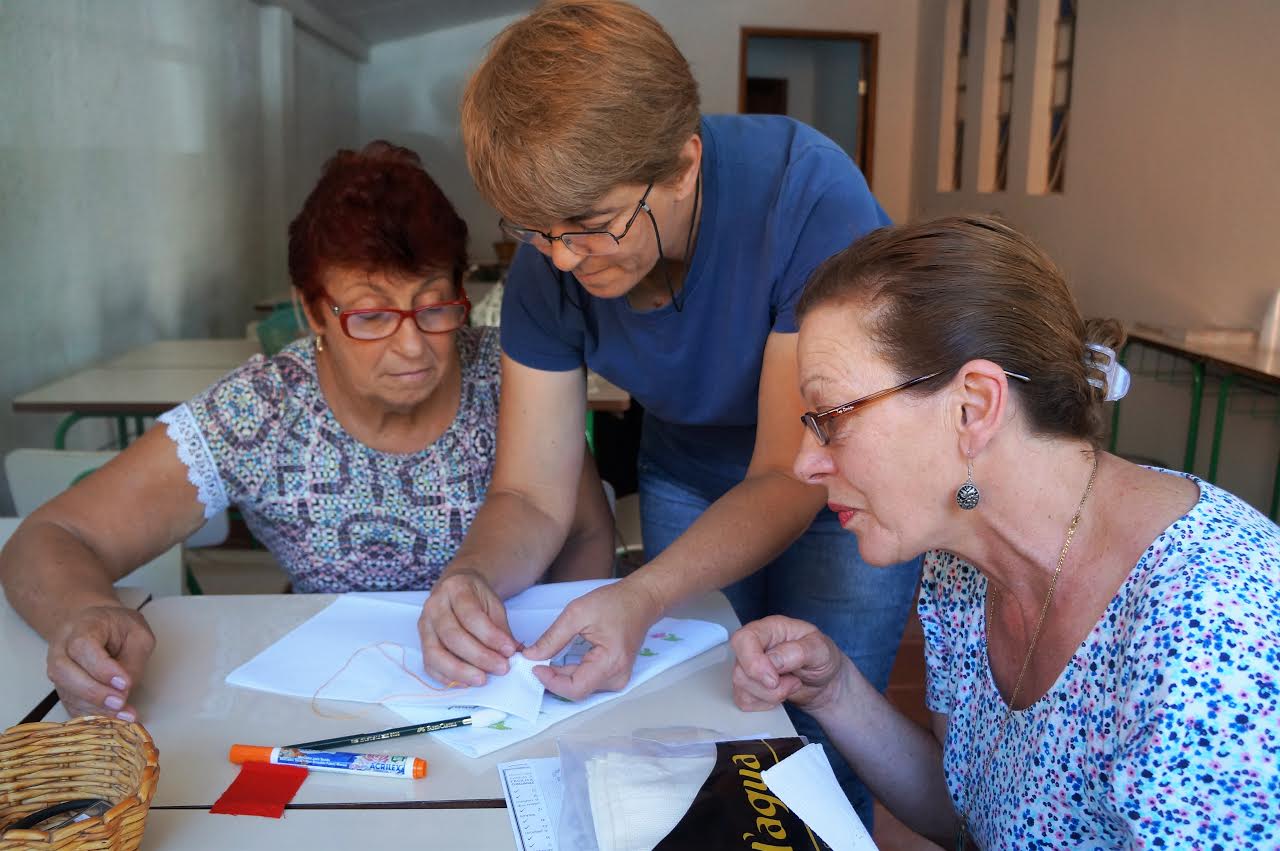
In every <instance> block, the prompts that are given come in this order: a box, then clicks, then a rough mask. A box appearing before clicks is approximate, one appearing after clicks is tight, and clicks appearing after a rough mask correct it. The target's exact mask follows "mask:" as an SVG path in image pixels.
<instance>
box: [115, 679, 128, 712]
mask: <svg viewBox="0 0 1280 851" xmlns="http://www.w3.org/2000/svg"><path fill="white" fill-rule="evenodd" d="M128 685H129V684H128V683H126V682H125V681H124V677H112V678H111V687H112V688H118V689H120V690H121V691H124V690H125V687H126V686H128ZM112 708H113V709H115V708H116V707H112Z"/></svg>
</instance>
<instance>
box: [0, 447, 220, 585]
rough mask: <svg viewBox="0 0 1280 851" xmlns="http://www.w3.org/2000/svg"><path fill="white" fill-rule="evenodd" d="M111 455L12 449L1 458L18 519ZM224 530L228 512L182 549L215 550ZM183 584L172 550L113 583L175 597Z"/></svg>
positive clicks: (177, 554)
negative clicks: (204, 548)
mask: <svg viewBox="0 0 1280 851" xmlns="http://www.w3.org/2000/svg"><path fill="white" fill-rule="evenodd" d="M115 455H116V453H115V452H76V451H67V450H62V451H59V450H52V449H15V450H13V451H12V452H10V453H9V454H8V455H7V456H5V459H4V469H5V475H6V476H7V477H8V480H9V489H10V491H11V492H12V494H13V502H14V506H15V507H16V508H17V510H18V514H19V515H21V516H23V517H25V516H27V515H28V514H30V513H31V512H33V511H35V510H36V509H37V508H39V507H40V506H41V505H44V504H45V503H46V502H48V501H49V500H51V499H53V498H54V497H55V496H57V495H58V494H60V493H62V491H64V490H66V489H67V488H68V487H70V486H71V485H72V484H74V483H75V482H77V481H79V480H80V479H82V478H84V476H86V475H87V474H89V473H91V472H93V471H94V470H96V469H98V468H99V467H101V466H102V465H103V464H105V463H107V462H108V461H110V460H111V459H112V458H113V457H115ZM229 531H230V526H229V524H228V522H227V513H226V512H225V511H223V512H220V513H219V514H217V515H215V516H214V517H212V518H210V519H209V521H208V522H207V523H205V524H204V526H202V527H200V529H198V530H197V531H196V532H195V533H194V534H192V535H191V537H189V538H187V541H186V545H187V546H189V547H210V546H216V545H217V544H220V543H222V542H223V541H225V540H226V538H227V534H228V532H229ZM183 579H184V570H183V565H182V548H181V546H176V547H173V548H172V549H170V550H169V551H167V552H165V553H164V554H163V555H161V556H159V557H158V558H156V559H155V560H154V561H151V562H148V563H147V564H145V565H143V566H142V567H140V568H138V569H137V570H135V571H133V572H132V573H130V574H129V575H128V576H126V577H124V578H123V579H121V580H120V581H119V582H117V583H116V584H117V585H128V586H134V587H140V588H145V589H147V590H148V591H150V592H151V593H152V594H154V595H156V596H174V595H178V594H181V593H182V588H183Z"/></svg>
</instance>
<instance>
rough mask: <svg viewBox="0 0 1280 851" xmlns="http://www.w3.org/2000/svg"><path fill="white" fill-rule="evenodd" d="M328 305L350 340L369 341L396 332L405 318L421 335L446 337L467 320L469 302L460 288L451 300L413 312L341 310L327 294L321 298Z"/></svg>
mask: <svg viewBox="0 0 1280 851" xmlns="http://www.w3.org/2000/svg"><path fill="white" fill-rule="evenodd" d="M324 299H325V301H327V302H329V309H330V310H332V311H333V315H334V316H336V317H338V324H339V325H341V326H342V333H344V334H346V335H347V336H348V337H350V338H351V339H353V340H360V341H361V342H372V341H373V340H384V339H386V338H387V337H390V336H391V335H392V334H394V333H396V332H397V331H399V330H400V325H401V323H403V322H404V320H405V319H406V318H407V317H410V316H411V317H413V324H415V325H417V326H418V330H419V331H422V332H423V333H424V334H448V333H449V332H451V331H457V330H458V329H459V328H461V327H462V326H463V325H464V324H466V321H467V315H468V314H469V313H470V312H471V299H469V298H467V292H466V290H464V289H463V288H462V287H461V286H459V287H458V297H457V298H456V299H454V300H453V301H443V302H436V303H435V304H428V305H426V306H424V307H415V308H414V309H413V310H401V309H400V308H398V307H361V308H355V309H352V310H343V309H342V308H341V307H339V306H338V305H337V304H336V303H335V302H334V300H333V299H331V298H329V296H328V294H326V295H325V297H324Z"/></svg>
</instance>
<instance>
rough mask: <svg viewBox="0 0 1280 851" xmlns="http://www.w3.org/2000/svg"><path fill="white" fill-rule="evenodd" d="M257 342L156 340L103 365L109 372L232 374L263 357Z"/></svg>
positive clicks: (239, 340) (239, 339) (248, 340)
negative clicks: (209, 370)
mask: <svg viewBox="0 0 1280 851" xmlns="http://www.w3.org/2000/svg"><path fill="white" fill-rule="evenodd" d="M261 353H262V346H261V345H260V344H259V343H258V341H257V340H250V339H248V338H245V337H234V338H231V339H209V340H156V341H155V342H154V343H148V344H147V345H145V346H139V347H138V348H136V349H130V350H129V351H127V352H125V353H124V354H122V355H120V356H118V357H115V358H112V359H111V360H109V361H107V362H106V363H104V364H103V367H104V368H106V369H200V368H213V369H221V370H223V371H230V370H232V369H234V368H235V367H237V366H239V365H240V364H242V363H244V362H245V361H247V360H248V359H249V358H250V357H252V356H253V355H257V354H261Z"/></svg>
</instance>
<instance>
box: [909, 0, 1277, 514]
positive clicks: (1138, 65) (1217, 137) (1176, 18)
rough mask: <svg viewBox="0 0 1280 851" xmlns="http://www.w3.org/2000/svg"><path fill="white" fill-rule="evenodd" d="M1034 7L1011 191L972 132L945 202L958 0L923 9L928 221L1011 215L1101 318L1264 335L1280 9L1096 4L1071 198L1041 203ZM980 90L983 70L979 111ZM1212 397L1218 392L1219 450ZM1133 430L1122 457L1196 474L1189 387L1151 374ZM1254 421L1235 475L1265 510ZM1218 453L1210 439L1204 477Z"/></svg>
mask: <svg viewBox="0 0 1280 851" xmlns="http://www.w3.org/2000/svg"><path fill="white" fill-rule="evenodd" d="M999 5H1000V6H1003V4H1002V3H1001V4H999ZM1046 5H1049V6H1053V5H1056V4H1054V3H1052V2H1049V3H1047V4H1046ZM1022 6H1023V9H1022V11H1023V13H1024V15H1023V18H1022V19H1021V20H1020V21H1019V33H1018V48H1017V63H1018V64H1017V69H1016V76H1015V95H1014V106H1013V110H1014V111H1013V116H1014V118H1013V122H1014V123H1013V132H1012V146H1013V147H1012V150H1011V172H1010V177H1009V187H1010V191H1007V192H1000V193H989V194H984V193H978V192H975V191H973V188H972V187H973V186H974V175H975V174H976V170H977V167H978V162H977V156H978V139H977V133H978V126H979V124H980V122H978V121H969V122H968V124H967V130H968V135H967V138H966V140H965V146H964V152H965V157H966V160H965V164H964V181H965V188H964V189H962V190H961V191H959V192H938V191H936V187H937V149H938V143H937V139H938V132H939V127H938V117H939V113H940V110H941V102H942V101H941V98H942V90H941V87H940V81H941V80H942V77H943V63H944V62H953V61H954V57H953V56H952V49H951V46H950V45H944V44H943V30H944V18H945V3H944V2H942V0H929V2H926V3H925V4H924V6H923V7H922V8H923V12H922V16H921V22H920V51H919V56H920V63H919V74H920V90H919V98H918V100H917V107H918V109H917V121H916V125H917V128H918V132H917V133H916V140H917V146H916V174H915V177H916V179H915V182H914V186H915V194H914V196H913V204H912V211H913V213H914V215H916V216H932V215H940V214H945V213H949V212H956V211H961V210H983V211H991V210H996V211H999V212H1000V213H1001V214H1003V215H1004V216H1005V217H1006V218H1008V219H1009V220H1010V221H1011V222H1013V223H1014V224H1015V225H1017V226H1018V227H1020V228H1022V229H1023V230H1025V231H1026V232H1028V233H1029V234H1031V235H1032V236H1033V237H1035V238H1036V239H1037V240H1039V241H1040V242H1041V243H1042V244H1043V245H1044V246H1045V248H1046V249H1048V251H1049V252H1050V254H1051V255H1052V256H1053V257H1054V258H1055V259H1056V260H1057V261H1058V262H1059V263H1060V264H1061V265H1062V266H1063V268H1064V270H1065V271H1066V273H1067V275H1068V278H1069V280H1070V281H1071V282H1072V285H1073V287H1074V289H1075V292H1076V294H1077V297H1078V299H1079V301H1080V303H1081V306H1082V309H1083V310H1084V312H1085V314H1086V315H1107V316H1115V317H1119V318H1122V319H1144V320H1148V321H1152V322H1157V323H1164V324H1172V325H1180V326H1191V325H1197V326H1198V325H1226V326H1250V325H1252V326H1255V327H1256V325H1257V323H1258V322H1259V321H1260V316H1261V314H1262V311H1263V308H1264V307H1265V306H1266V304H1267V302H1268V299H1269V298H1270V295H1271V293H1273V292H1274V291H1275V290H1276V288H1277V287H1280V252H1277V251H1276V235H1277V233H1280V169H1277V168H1275V145H1276V140H1277V139H1280V97H1277V95H1276V92H1277V91H1280V51H1278V50H1276V46H1275V39H1274V35H1275V33H1277V32H1280V4H1276V3H1274V2H1269V0H1233V2H1230V3H1211V4H1210V3H1203V2H1200V1H1199V0H1126V2H1123V3H1114V2H1109V0H1081V3H1080V7H1081V8H1080V12H1079V24H1078V28H1077V33H1076V45H1075V51H1076V59H1075V79H1074V89H1073V94H1072V98H1071V104H1072V105H1071V119H1070V121H1071V125H1070V126H1071V130H1070V137H1069V141H1068V151H1067V161H1066V191H1065V192H1064V193H1062V194H1061V195H1032V194H1028V193H1027V192H1026V181H1025V172H1026V163H1027V161H1028V153H1029V151H1028V150H1027V146H1028V142H1029V137H1030V133H1031V128H1030V121H1031V118H1030V116H1029V115H1028V113H1029V112H1030V101H1031V97H1032V95H1033V94H1034V93H1033V90H1032V82H1031V81H1032V77H1033V71H1034V60H1035V57H1034V55H1033V50H1031V49H1030V44H1031V42H1032V41H1033V40H1034V36H1035V33H1034V31H1033V24H1034V21H1033V20H1032V18H1033V17H1034V16H1033V15H1031V14H1026V13H1031V12H1034V11H1035V10H1036V8H1037V3H1036V2H1024V3H1023V4H1022ZM987 7H988V0H974V3H973V15H974V21H973V27H972V32H973V33H974V41H973V43H972V46H971V58H970V67H971V68H978V67H980V66H981V64H982V63H981V62H980V61H979V60H978V58H979V57H981V56H982V50H983V48H984V38H983V33H984V26H985V24H984V21H985V16H986V13H987ZM975 73H976V72H975ZM981 89H982V86H981V85H978V83H977V81H976V79H975V77H974V76H971V77H970V86H969V91H970V97H971V100H970V101H969V103H970V105H971V106H974V107H976V103H977V98H978V96H979V94H978V93H979V92H980V91H981ZM975 112H976V109H969V110H968V114H969V115H971V116H972V115H974V114H975ZM1213 387H1216V383H1211V389H1212V388H1213ZM1212 402H1213V397H1212V394H1210V396H1209V398H1208V399H1207V402H1206V406H1205V409H1204V417H1205V420H1204V423H1205V424H1204V427H1203V429H1202V432H1204V437H1205V440H1206V441H1207V437H1208V436H1207V432H1208V431H1209V428H1210V426H1211V423H1212V414H1213V408H1212ZM1124 418H1125V421H1124V423H1123V425H1122V428H1121V446H1120V448H1121V449H1122V450H1126V449H1127V450H1129V451H1133V452H1142V453H1144V454H1153V455H1156V456H1157V457H1161V458H1163V459H1164V460H1166V461H1170V462H1175V463H1180V461H1181V451H1180V449H1177V448H1176V447H1177V446H1178V445H1180V440H1181V436H1182V428H1183V424H1184V423H1185V422H1186V394H1185V392H1181V391H1179V392H1176V393H1174V394H1173V395H1169V394H1167V393H1165V392H1164V391H1163V390H1157V389H1155V388H1154V386H1150V385H1149V383H1144V382H1142V381H1141V380H1140V381H1139V382H1138V383H1137V385H1135V388H1134V392H1133V394H1132V399H1131V400H1130V402H1129V403H1127V404H1126V405H1125V408H1124ZM1251 423H1254V424H1256V423H1257V421H1256V420H1255V421H1250V420H1248V419H1247V418H1244V417H1237V418H1233V419H1232V420H1231V421H1230V422H1229V423H1228V428H1227V434H1228V435H1229V436H1230V439H1231V443H1232V445H1231V446H1230V447H1228V450H1227V457H1225V458H1224V464H1228V462H1230V463H1229V465H1228V467H1227V468H1226V469H1224V471H1223V473H1222V475H1221V476H1220V477H1219V478H1220V481H1221V482H1222V483H1224V484H1226V485H1227V486H1228V487H1230V488H1232V489H1233V490H1236V491H1237V492H1239V493H1241V495H1242V496H1245V497H1246V498H1248V499H1250V500H1251V501H1253V502H1254V503H1255V504H1258V505H1262V506H1263V507H1264V508H1265V502H1266V501H1268V500H1269V496H1270V490H1269V489H1270V479H1271V473H1272V472H1273V470H1274V467H1275V460H1276V451H1277V444H1276V438H1275V431H1276V430H1275V429H1274V428H1266V429H1263V430H1261V432H1260V431H1259V429H1258V428H1257V427H1256V425H1251ZM1170 433H1172V435H1173V436H1172V437H1170V436H1169V434H1170ZM1232 456H1234V460H1232ZM1207 458H1208V451H1207V444H1206V448H1205V449H1204V450H1202V452H1201V453H1200V463H1199V464H1198V465H1197V469H1198V470H1200V471H1203V469H1204V467H1205V465H1206V464H1207Z"/></svg>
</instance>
